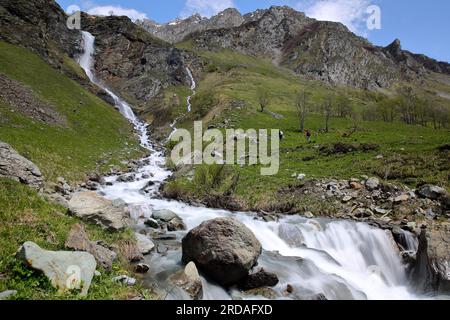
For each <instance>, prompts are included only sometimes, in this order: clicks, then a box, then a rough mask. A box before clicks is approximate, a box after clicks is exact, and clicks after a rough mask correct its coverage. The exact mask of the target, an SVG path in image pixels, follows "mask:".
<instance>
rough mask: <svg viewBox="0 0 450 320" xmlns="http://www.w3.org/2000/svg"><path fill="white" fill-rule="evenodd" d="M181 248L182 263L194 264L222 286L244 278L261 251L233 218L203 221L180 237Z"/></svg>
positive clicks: (249, 234) (249, 232)
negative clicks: (181, 238) (181, 239)
mask: <svg viewBox="0 0 450 320" xmlns="http://www.w3.org/2000/svg"><path fill="white" fill-rule="evenodd" d="M182 248H183V256H182V260H183V262H185V263H188V262H190V261H193V262H194V263H195V264H196V265H197V266H198V268H199V269H200V270H202V271H203V272H204V273H205V274H207V275H208V276H210V277H211V278H212V279H213V280H215V281H216V282H218V283H219V284H221V285H222V286H225V287H226V286H231V285H234V284H237V283H238V282H240V281H241V280H242V279H243V278H245V277H246V276H247V275H248V271H249V270H250V269H251V268H253V267H254V266H255V265H256V263H257V260H258V258H259V256H260V255H261V251H262V247H261V244H260V243H259V241H258V240H257V239H256V237H255V235H254V234H253V232H252V231H251V230H250V229H248V228H247V227H246V226H245V225H244V224H242V223H241V222H239V221H237V220H235V219H232V218H217V219H213V220H209V221H205V222H203V223H202V224H201V225H200V226H198V227H197V228H194V229H192V230H191V231H189V233H188V234H187V235H186V236H185V237H184V238H183V241H182Z"/></svg>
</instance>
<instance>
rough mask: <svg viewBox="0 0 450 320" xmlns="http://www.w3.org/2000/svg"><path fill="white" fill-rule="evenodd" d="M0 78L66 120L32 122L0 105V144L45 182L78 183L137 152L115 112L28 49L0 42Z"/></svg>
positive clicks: (125, 123) (129, 132)
mask: <svg viewBox="0 0 450 320" xmlns="http://www.w3.org/2000/svg"><path fill="white" fill-rule="evenodd" d="M71 63H74V62H73V61H71ZM72 68H75V66H72ZM0 72H1V73H3V74H4V75H6V76H7V77H9V78H11V79H14V80H16V81H18V82H20V83H22V84H23V85H25V86H28V87H29V88H31V89H32V90H33V92H34V94H35V95H36V96H37V97H39V99H41V100H43V101H47V102H49V103H50V104H51V105H53V106H55V108H56V111H57V112H59V113H60V114H62V115H64V116H65V117H66V118H67V120H68V125H67V127H61V126H52V125H48V124H45V123H42V122H37V121H34V120H33V119H31V118H28V117H26V116H23V115H21V114H17V113H12V112H11V108H10V107H9V106H8V103H7V102H6V101H1V100H0V117H1V118H2V120H3V121H0V140H2V141H4V142H7V143H9V144H11V145H12V146H13V147H14V148H15V149H16V150H17V151H18V152H19V153H21V154H22V155H24V156H25V157H27V158H29V159H30V160H31V161H33V162H34V163H36V165H37V166H38V167H39V168H40V169H41V171H42V172H43V174H44V176H45V177H46V178H47V179H48V180H54V179H56V178H57V177H58V176H64V177H65V178H66V179H68V180H69V181H78V180H82V179H84V172H89V171H94V170H98V171H106V170H107V169H108V168H109V166H110V165H111V166H112V165H119V164H120V161H121V160H124V159H132V158H136V157H138V155H139V154H140V153H141V152H142V151H141V149H140V147H139V145H138V143H137V142H136V139H135V138H134V135H133V131H132V127H131V125H130V124H129V123H128V121H127V120H125V119H124V118H123V116H122V115H120V113H119V112H117V111H116V110H115V109H114V108H113V107H112V106H110V105H108V104H107V103H105V102H104V101H102V100H101V99H99V98H98V97H96V96H95V95H93V94H91V93H90V92H88V91H87V90H86V89H84V88H83V87H81V86H80V85H79V84H77V83H76V82H75V81H73V80H71V79H69V78H68V77H67V76H65V75H64V74H63V73H61V72H59V71H57V70H55V69H53V68H51V67H50V66H49V65H47V64H46V63H45V61H43V60H42V59H41V58H40V57H38V56H37V55H35V54H34V53H31V52H30V51H28V50H27V49H24V48H21V47H17V46H14V45H11V44H7V43H5V42H0Z"/></svg>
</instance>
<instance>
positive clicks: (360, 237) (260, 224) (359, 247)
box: [79, 32, 417, 299]
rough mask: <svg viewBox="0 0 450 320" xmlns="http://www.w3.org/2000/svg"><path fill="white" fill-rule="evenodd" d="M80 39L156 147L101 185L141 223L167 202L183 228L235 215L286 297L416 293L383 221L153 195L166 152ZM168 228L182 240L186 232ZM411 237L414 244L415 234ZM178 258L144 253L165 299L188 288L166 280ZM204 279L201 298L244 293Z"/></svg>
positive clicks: (87, 61)
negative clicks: (278, 216) (270, 216)
mask: <svg viewBox="0 0 450 320" xmlns="http://www.w3.org/2000/svg"><path fill="white" fill-rule="evenodd" d="M83 40H84V47H85V52H84V54H83V55H82V56H81V57H80V58H79V63H80V65H81V67H83V69H84V70H85V71H86V74H87V75H88V77H89V79H90V80H91V81H92V82H93V83H95V84H97V85H98V86H99V87H101V88H103V89H104V90H105V91H106V92H108V93H109V94H110V95H111V96H112V97H113V98H114V101H115V104H116V107H117V108H118V109H119V111H120V112H121V113H122V114H123V115H124V117H126V118H127V119H128V120H130V122H131V123H132V124H133V125H134V126H135V128H136V130H137V131H138V132H139V133H140V137H141V144H142V146H143V147H145V148H147V149H148V150H152V151H153V152H152V153H151V155H150V156H149V157H148V158H145V159H142V161H141V163H142V164H141V165H140V166H139V168H138V169H137V172H136V179H135V181H132V182H119V181H117V178H118V177H117V176H111V177H107V178H106V181H107V182H108V183H111V185H104V186H102V187H101V190H99V192H100V193H101V194H102V195H104V196H105V197H106V198H108V199H111V200H115V199H121V200H123V201H125V202H126V203H127V204H128V205H129V206H130V209H131V212H132V213H134V214H133V215H134V218H135V220H136V222H137V224H138V227H141V228H142V227H143V225H144V224H143V222H144V220H145V219H146V218H149V217H151V214H152V211H154V210H160V209H169V210H172V211H173V212H175V213H176V214H178V215H179V216H180V217H181V218H182V219H183V221H184V222H185V224H186V225H187V227H188V230H190V229H192V228H194V227H196V226H198V225H199V224H200V223H202V222H203V221H206V220H209V219H212V218H216V217H234V218H236V219H238V220H240V221H241V222H242V223H244V224H245V225H246V226H247V227H248V228H250V229H251V230H252V231H253V232H254V233H255V235H256V237H257V238H258V240H259V241H260V242H261V244H262V247H263V249H264V250H263V253H262V255H261V257H260V259H259V266H261V267H264V268H265V269H266V270H268V271H272V272H275V273H276V274H277V275H278V277H279V279H280V282H279V284H278V285H277V286H276V287H274V288H273V289H274V291H275V292H277V293H278V294H279V296H280V297H281V296H283V292H284V290H285V288H286V286H287V285H288V284H289V285H290V286H291V287H292V288H294V292H293V293H292V295H291V296H288V297H287V298H294V299H308V298H310V297H313V296H314V295H317V294H323V295H325V297H326V298H327V299H415V298H417V296H416V295H414V294H413V293H412V292H411V291H410V288H409V287H408V282H407V279H406V273H405V269H404V266H403V265H402V263H401V260H400V257H399V252H398V251H396V250H395V248H394V247H393V245H392V243H391V241H390V239H389V237H388V236H387V234H386V233H385V232H384V231H382V230H380V229H376V228H373V227H370V226H369V225H367V224H364V223H356V222H350V221H333V220H330V219H319V218H318V219H306V218H302V217H299V216H295V217H287V218H284V219H282V220H280V221H278V222H264V221H261V220H258V219H256V214H254V213H249V212H230V211H226V210H217V209H210V208H204V207H196V206H191V205H188V204H186V203H182V202H178V201H172V200H167V199H163V198H160V197H156V196H152V195H155V194H157V192H158V189H159V187H160V185H161V183H163V182H164V181H165V180H166V179H167V178H168V177H169V176H170V175H171V172H169V171H168V170H167V169H166V168H165V166H164V165H165V157H164V154H163V153H162V152H155V151H154V150H153V149H152V145H151V141H150V139H149V137H148V132H147V125H146V124H144V123H143V122H141V121H139V119H138V118H137V117H136V116H135V115H134V113H133V110H132V109H131V107H130V106H129V105H128V104H127V103H126V102H124V101H123V100H121V99H120V98H119V97H118V96H116V95H115V94H114V93H112V92H111V91H110V90H109V89H108V88H107V87H106V86H105V85H104V84H103V83H102V82H101V81H99V80H98V79H96V78H95V76H94V74H93V72H92V69H93V65H94V51H95V50H94V43H95V38H94V37H93V36H92V35H90V34H89V33H87V32H83ZM188 74H189V75H190V77H191V80H192V86H191V89H192V90H193V91H194V90H195V80H194V79H193V77H192V73H191V72H190V70H189V69H188ZM194 93H195V91H194ZM189 101H190V99H189V100H188V102H189ZM188 106H190V104H189V103H188ZM149 182H152V184H153V186H152V187H151V193H150V195H148V194H144V193H142V192H141V189H142V188H144V187H145V186H147V185H149ZM172 234H173V235H174V236H176V238H177V239H178V240H179V241H180V240H181V239H182V237H183V236H184V235H185V234H186V232H185V231H179V232H173V233H172ZM410 245H411V246H412V247H413V246H414V243H413V241H412V240H410ZM180 260H181V252H180V250H172V251H169V253H167V255H166V256H162V255H159V254H157V253H153V254H151V255H149V256H147V257H146V261H145V262H146V263H148V264H149V265H150V266H151V268H150V271H149V273H148V274H147V275H146V276H145V278H144V284H148V285H152V284H153V283H155V282H156V283H158V284H159V286H160V287H163V288H167V289H168V291H169V288H170V292H171V293H170V294H169V295H168V296H167V298H168V299H176V298H186V295H183V294H182V293H180V292H177V291H176V290H172V289H173V286H172V287H170V286H169V285H168V280H167V279H168V277H169V276H170V275H171V274H173V273H174V272H176V271H177V270H180V268H182V266H181V265H180ZM202 281H203V290H204V299H231V298H240V297H242V293H241V292H239V291H238V290H235V289H232V290H229V291H227V290H224V289H223V288H221V287H219V286H217V285H215V284H214V283H211V282H208V281H207V280H206V279H204V278H202ZM243 298H248V299H252V298H258V297H256V296H253V297H248V296H246V297H243ZM259 298H260V297H259Z"/></svg>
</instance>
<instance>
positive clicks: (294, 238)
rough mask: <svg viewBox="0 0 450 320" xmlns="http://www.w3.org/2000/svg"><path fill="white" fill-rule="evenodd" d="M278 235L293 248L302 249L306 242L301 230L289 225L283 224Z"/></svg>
mask: <svg viewBox="0 0 450 320" xmlns="http://www.w3.org/2000/svg"><path fill="white" fill-rule="evenodd" d="M278 235H279V236H280V238H281V239H283V240H284V241H285V242H286V243H287V244H288V245H290V246H291V247H300V246H301V245H302V244H303V241H304V239H303V234H302V232H301V231H300V229H299V228H297V227H296V226H294V225H292V224H288V223H283V224H281V225H280V227H279V229H278Z"/></svg>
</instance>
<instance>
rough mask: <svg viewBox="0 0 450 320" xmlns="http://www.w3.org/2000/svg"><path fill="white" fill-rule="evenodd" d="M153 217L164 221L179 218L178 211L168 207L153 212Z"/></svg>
mask: <svg viewBox="0 0 450 320" xmlns="http://www.w3.org/2000/svg"><path fill="white" fill-rule="evenodd" d="M152 217H153V219H156V220H160V221H164V222H169V221H170V220H172V219H175V218H179V217H178V216H177V214H176V213H174V212H172V211H170V210H166V209H163V210H158V211H155V212H153V215H152Z"/></svg>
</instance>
